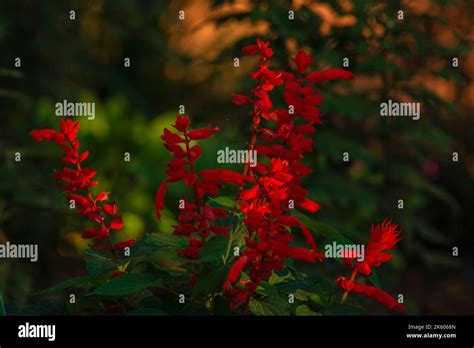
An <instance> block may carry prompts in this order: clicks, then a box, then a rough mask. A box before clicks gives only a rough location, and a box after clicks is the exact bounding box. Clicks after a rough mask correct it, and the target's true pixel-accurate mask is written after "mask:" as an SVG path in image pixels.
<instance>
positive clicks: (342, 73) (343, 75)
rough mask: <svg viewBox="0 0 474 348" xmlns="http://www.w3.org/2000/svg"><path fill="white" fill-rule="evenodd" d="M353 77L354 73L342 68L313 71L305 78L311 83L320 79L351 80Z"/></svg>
mask: <svg viewBox="0 0 474 348" xmlns="http://www.w3.org/2000/svg"><path fill="white" fill-rule="evenodd" d="M353 78H354V74H352V73H351V72H350V71H347V70H344V69H334V68H332V69H326V70H322V71H315V72H312V73H310V74H309V75H308V76H306V79H307V80H308V81H311V82H313V83H318V82H321V81H326V80H337V79H343V80H351V79H353Z"/></svg>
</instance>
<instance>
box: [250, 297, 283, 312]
mask: <svg viewBox="0 0 474 348" xmlns="http://www.w3.org/2000/svg"><path fill="white" fill-rule="evenodd" d="M249 309H250V311H251V312H252V314H253V315H258V316H267V315H268V316H269V315H281V316H283V315H289V309H288V302H286V301H284V300H280V299H271V300H270V299H264V300H256V299H251V300H250V303H249Z"/></svg>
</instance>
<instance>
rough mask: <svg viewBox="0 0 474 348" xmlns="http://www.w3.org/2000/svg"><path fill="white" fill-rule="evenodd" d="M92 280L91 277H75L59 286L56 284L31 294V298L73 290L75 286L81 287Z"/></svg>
mask: <svg viewBox="0 0 474 348" xmlns="http://www.w3.org/2000/svg"><path fill="white" fill-rule="evenodd" d="M92 280H93V278H92V277H91V276H83V277H76V278H72V279H68V280H65V281H63V282H61V283H59V284H56V285H54V286H52V287H50V288H47V289H44V290H40V291H37V292H35V293H33V296H42V295H48V294H51V293H55V292H58V291H60V290H64V289H68V288H73V287H77V286H83V285H87V284H89V283H90V282H91V281H92Z"/></svg>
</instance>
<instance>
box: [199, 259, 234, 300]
mask: <svg viewBox="0 0 474 348" xmlns="http://www.w3.org/2000/svg"><path fill="white" fill-rule="evenodd" d="M229 269H230V265H226V266H221V267H218V268H216V267H214V266H211V265H209V266H208V267H205V268H204V269H203V271H202V272H201V274H200V275H199V278H198V280H197V282H196V285H195V286H194V288H193V293H192V295H191V300H193V299H194V298H196V297H199V296H202V295H209V294H215V293H219V292H221V291H222V284H224V281H225V279H226V278H227V274H228V273H229Z"/></svg>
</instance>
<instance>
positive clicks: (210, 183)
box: [155, 115, 248, 259]
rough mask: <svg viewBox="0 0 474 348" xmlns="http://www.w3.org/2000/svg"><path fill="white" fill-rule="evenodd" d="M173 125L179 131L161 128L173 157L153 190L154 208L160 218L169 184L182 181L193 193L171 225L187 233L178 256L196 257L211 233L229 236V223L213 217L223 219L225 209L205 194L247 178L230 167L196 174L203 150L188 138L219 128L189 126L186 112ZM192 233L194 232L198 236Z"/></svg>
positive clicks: (176, 231) (207, 134)
mask: <svg viewBox="0 0 474 348" xmlns="http://www.w3.org/2000/svg"><path fill="white" fill-rule="evenodd" d="M173 127H174V128H175V129H176V130H177V131H178V133H179V134H176V133H173V132H171V131H170V130H169V129H167V128H165V129H164V134H163V135H162V136H161V139H162V140H163V141H164V142H165V147H166V148H167V149H168V151H169V152H170V153H171V154H172V155H173V157H174V159H173V160H172V161H170V162H169V163H168V169H167V170H166V174H167V175H168V178H167V179H166V180H164V181H163V183H162V184H161V185H160V187H159V188H158V190H157V192H156V200H155V208H156V216H157V217H158V220H160V218H161V209H163V208H164V198H165V194H166V189H167V186H168V184H169V183H174V182H178V181H183V182H184V183H185V184H186V185H187V186H189V187H190V188H191V189H192V191H193V195H194V200H193V201H192V202H189V201H187V200H184V199H183V201H182V203H183V204H180V212H179V217H178V221H179V224H178V225H177V226H174V231H173V234H175V235H178V236H189V239H188V247H187V248H185V249H183V250H180V251H179V252H178V255H179V256H181V257H183V258H187V259H196V258H198V257H199V253H200V250H201V247H202V245H203V243H204V242H205V241H206V239H207V238H208V236H209V235H210V234H211V233H214V234H223V235H226V236H228V233H227V232H228V230H229V229H230V226H220V225H216V224H215V223H216V220H218V219H226V218H228V217H229V216H228V215H227V214H226V212H225V209H223V208H216V207H211V206H209V205H208V204H206V203H205V202H204V197H205V195H208V196H215V195H217V194H218V193H219V189H220V188H221V187H222V186H223V183H224V182H227V183H233V184H236V185H239V186H242V185H244V182H245V180H248V178H247V177H246V176H245V175H242V174H240V173H237V172H234V171H231V170H218V169H216V170H202V171H200V172H199V173H196V170H195V166H194V162H195V161H196V160H197V159H198V158H199V157H201V155H202V149H201V148H200V147H199V145H197V144H196V145H194V146H192V147H191V141H196V140H203V139H207V138H209V137H210V136H211V135H212V134H214V133H216V132H219V128H210V127H208V128H202V129H196V130H190V129H189V118H188V117H187V116H186V115H177V117H176V122H175V124H174V125H173ZM192 234H197V235H198V236H199V239H197V238H196V237H194V236H193V235H192Z"/></svg>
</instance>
